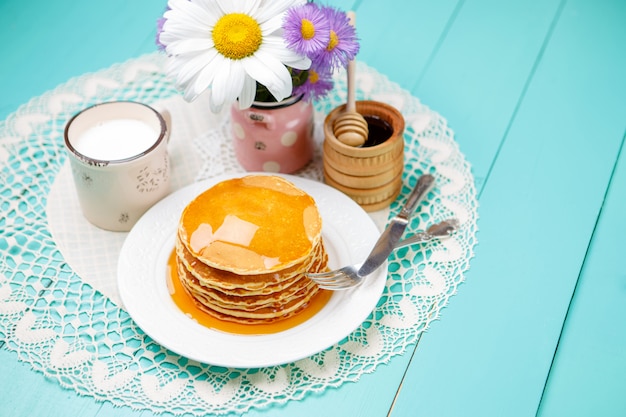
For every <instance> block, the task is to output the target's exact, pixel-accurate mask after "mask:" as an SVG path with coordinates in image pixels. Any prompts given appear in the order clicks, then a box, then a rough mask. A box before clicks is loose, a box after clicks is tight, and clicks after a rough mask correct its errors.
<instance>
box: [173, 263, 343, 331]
mask: <svg viewBox="0 0 626 417" xmlns="http://www.w3.org/2000/svg"><path fill="white" fill-rule="evenodd" d="M166 279H167V289H168V291H169V293H170V296H171V297H172V301H174V304H176V306H177V307H178V308H179V309H180V311H182V312H183V313H185V314H186V315H187V316H188V317H189V318H191V319H193V320H195V321H196V322H197V323H198V324H200V325H202V326H204V327H207V328H209V329H212V330H217V331H222V332H226V333H234V334H272V333H278V332H282V331H284V330H288V329H291V328H292V327H295V326H297V325H299V324H302V323H304V322H305V321H307V320H308V319H310V318H311V317H313V316H315V315H316V314H317V313H318V312H319V311H320V310H321V309H322V308H324V306H325V305H326V303H327V302H328V300H330V297H331V295H332V292H331V291H327V290H320V291H318V292H317V293H316V294H315V296H314V297H313V298H311V300H310V301H309V303H308V304H307V305H306V306H305V307H304V309H302V310H301V311H300V312H299V313H298V314H296V315H295V316H292V317H290V318H287V319H285V320H280V321H277V322H274V323H267V324H241V323H234V322H231V321H225V320H220V319H218V318H215V317H213V316H211V315H209V314H207V313H205V312H204V311H202V310H201V309H200V308H199V307H198V305H197V304H196V301H194V299H193V298H192V297H191V296H190V295H189V294H187V292H186V291H185V288H184V287H183V284H182V283H181V282H180V277H179V276H178V272H177V267H176V252H175V251H172V253H171V255H170V257H169V259H168V262H167V274H166Z"/></svg>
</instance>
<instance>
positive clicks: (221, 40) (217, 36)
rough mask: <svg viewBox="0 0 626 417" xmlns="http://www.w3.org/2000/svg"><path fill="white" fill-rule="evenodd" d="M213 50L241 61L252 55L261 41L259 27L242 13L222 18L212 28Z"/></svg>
mask: <svg viewBox="0 0 626 417" xmlns="http://www.w3.org/2000/svg"><path fill="white" fill-rule="evenodd" d="M212 36H213V42H214V43H215V49H217V51H218V52H219V53H220V54H222V55H223V56H225V57H226V58H230V59H243V58H245V57H248V56H250V55H252V54H254V53H255V52H256V51H257V50H258V49H259V47H260V46H261V42H262V41H263V34H262V32H261V27H260V26H259V24H258V23H257V21H256V20H254V19H253V18H251V17H250V16H248V15H247V14H244V13H229V14H225V15H224V16H222V17H221V18H220V19H219V20H218V21H217V23H216V24H215V26H214V27H213V33H212Z"/></svg>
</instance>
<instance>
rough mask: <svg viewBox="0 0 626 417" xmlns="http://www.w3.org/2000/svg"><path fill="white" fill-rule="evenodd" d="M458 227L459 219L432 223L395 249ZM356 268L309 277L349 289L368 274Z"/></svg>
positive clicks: (327, 285) (441, 235) (323, 285)
mask: <svg viewBox="0 0 626 417" xmlns="http://www.w3.org/2000/svg"><path fill="white" fill-rule="evenodd" d="M458 228H459V221H458V220H457V219H447V220H443V221H441V222H439V223H435V224H433V225H431V226H430V227H429V228H428V229H426V230H425V231H423V232H418V233H416V234H414V235H413V236H411V237H408V238H406V239H404V240H401V241H400V242H398V243H397V244H396V245H395V247H394V249H399V248H403V247H405V246H410V245H414V244H416V243H423V242H428V241H429V240H433V239H440V238H445V237H448V236H450V235H451V234H452V233H454V232H455V231H456V230H457V229H458ZM356 268H357V267H356V266H345V267H343V268H340V269H337V270H334V271H330V272H320V273H317V274H308V277H309V278H310V279H312V280H313V281H315V282H316V283H317V285H318V286H319V287H320V288H324V289H326V290H333V291H338V290H347V289H348V288H352V287H356V286H358V285H360V284H361V283H362V282H363V278H365V277H366V275H361V274H359V270H357V269H356ZM372 272H374V271H372Z"/></svg>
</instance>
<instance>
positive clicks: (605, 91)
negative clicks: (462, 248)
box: [392, 1, 626, 417]
mask: <svg viewBox="0 0 626 417" xmlns="http://www.w3.org/2000/svg"><path fill="white" fill-rule="evenodd" d="M467 6H470V3H468V4H467ZM623 7H624V6H623V4H618V2H617V1H613V2H609V1H604V2H601V3H600V4H599V3H598V2H594V3H589V2H584V1H572V2H568V3H566V4H565V7H564V9H563V10H562V14H561V15H560V16H558V17H559V20H558V23H557V25H556V27H555V29H554V32H553V33H552V36H551V38H550V39H549V43H548V44H547V46H546V48H545V53H544V56H543V57H542V59H541V62H540V63H539V65H538V66H537V68H536V71H535V74H534V75H533V78H532V82H531V83H530V85H529V87H528V90H527V92H526V94H525V95H524V97H523V101H522V103H521V106H520V108H519V110H518V111H517V112H516V114H515V115H514V116H515V117H514V120H513V124H512V125H511V128H510V130H509V131H508V133H507V134H506V137H505V139H506V140H505V142H504V145H503V147H502V149H501V151H500V152H499V154H498V158H497V161H496V163H495V165H494V167H493V169H492V171H491V175H490V176H489V180H488V182H487V183H486V184H485V188H484V192H483V194H482V196H481V199H480V203H481V207H480V213H481V221H480V225H481V229H480V232H479V242H480V243H479V247H478V248H477V257H476V259H475V260H474V261H473V263H472V269H471V271H470V273H469V274H468V279H467V283H466V285H464V286H462V287H461V288H460V294H459V296H458V297H457V298H455V299H454V302H452V303H451V305H450V307H449V308H447V309H446V310H445V311H444V313H443V314H444V317H445V320H442V321H441V322H439V323H437V324H436V325H435V326H433V327H432V329H431V331H430V332H429V333H427V334H426V335H425V336H424V337H423V338H422V340H421V341H420V344H419V346H418V348H417V351H416V354H415V357H414V359H413V361H412V363H411V366H410V367H409V369H408V371H407V377H406V378H405V381H404V385H403V389H402V391H401V392H400V395H399V397H398V400H397V402H396V406H395V408H394V410H393V413H392V416H394V417H398V416H415V415H416V413H418V412H419V414H420V415H438V416H459V415H464V416H474V415H476V416H478V415H480V416H500V415H506V416H529V415H534V414H535V412H536V411H537V407H538V404H539V400H540V397H541V393H542V387H543V385H544V381H545V380H546V378H547V374H548V370H549V368H550V364H551V361H552V357H553V354H554V351H555V349H556V345H557V341H558V339H559V334H560V331H561V326H562V322H563V320H564V318H565V314H566V312H567V308H568V305H569V301H570V298H571V295H572V293H573V291H574V288H575V285H576V281H577V278H578V275H579V272H580V268H581V266H582V262H583V259H584V256H585V253H586V250H587V245H588V242H589V239H590V238H591V236H592V233H593V230H594V227H595V219H596V218H597V215H598V213H599V212H600V209H601V206H602V203H603V199H604V191H605V189H606V184H607V183H608V181H609V179H610V177H611V172H612V167H613V165H614V160H615V155H616V154H617V152H618V150H619V147H620V144H621V142H622V136H623V133H624V117H623V116H624V114H626V102H625V101H624V99H623V97H624V96H625V95H626V80H625V79H624V77H623V74H624V73H625V72H626V63H625V62H624V59H625V57H624V54H623V51H624V49H623V45H624V44H626V33H625V32H624V25H623V21H624V9H623ZM459 21H462V19H461V16H459ZM449 42H450V44H448V43H447V44H446V46H448V45H450V47H451V44H452V42H453V41H452V40H449ZM507 47H508V48H511V47H514V45H507ZM503 53H504V51H503ZM449 64H451V65H452V64H453V62H450V63H449ZM460 65H462V63H458V66H460ZM485 67H486V68H487V67H488V62H487V63H486V64H485ZM481 84H482V82H481ZM477 99H478V98H477ZM482 103H483V101H479V102H478V103H477V105H476V106H475V108H480V106H481V105H482ZM612 346H614V347H616V345H612ZM621 348H623V346H622V347H621ZM416 404H417V405H418V406H417V407H418V408H417V410H416ZM596 411H597V410H596ZM594 414H596V413H594ZM555 415H559V414H558V413H557V414H555ZM565 415H567V414H565Z"/></svg>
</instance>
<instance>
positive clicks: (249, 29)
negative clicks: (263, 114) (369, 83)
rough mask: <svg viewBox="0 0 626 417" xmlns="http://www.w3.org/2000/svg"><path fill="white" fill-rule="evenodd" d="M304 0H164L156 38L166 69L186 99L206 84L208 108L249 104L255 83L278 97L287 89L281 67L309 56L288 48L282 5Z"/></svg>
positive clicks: (305, 62) (304, 63)
mask: <svg viewBox="0 0 626 417" xmlns="http://www.w3.org/2000/svg"><path fill="white" fill-rule="evenodd" d="M302 3H305V0H169V2H168V8H169V9H170V10H168V11H167V12H165V14H164V17H165V19H166V21H165V23H164V24H163V30H162V32H161V34H160V36H159V41H160V43H161V44H163V45H164V46H165V50H166V52H167V54H168V56H169V58H168V72H169V73H170V74H171V75H172V76H173V78H174V79H175V82H176V86H177V88H179V89H181V90H183V91H184V95H185V99H186V100H188V101H192V100H194V99H195V98H196V97H197V96H198V95H199V94H200V93H202V92H203V91H205V90H207V89H209V90H210V95H211V110H213V111H214V112H218V111H220V110H221V108H222V106H223V105H224V104H230V103H233V102H235V101H236V100H239V106H240V107H241V108H247V107H250V105H252V102H253V101H254V96H255V92H256V82H257V81H258V82H259V83H260V84H262V85H264V86H265V87H267V89H268V90H269V91H270V93H271V94H272V95H273V96H274V98H276V100H278V101H280V100H283V99H284V98H286V97H289V96H290V95H291V92H292V83H291V75H290V73H289V70H288V69H287V67H286V66H289V67H292V68H295V69H300V70H304V69H308V68H309V67H310V65H311V61H310V59H308V58H306V57H304V56H301V55H298V54H297V53H295V52H293V51H291V50H290V49H288V48H287V45H286V43H285V41H284V40H283V37H282V23H283V16H284V14H285V12H286V11H287V9H289V8H290V7H292V6H294V5H298V4H302Z"/></svg>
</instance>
